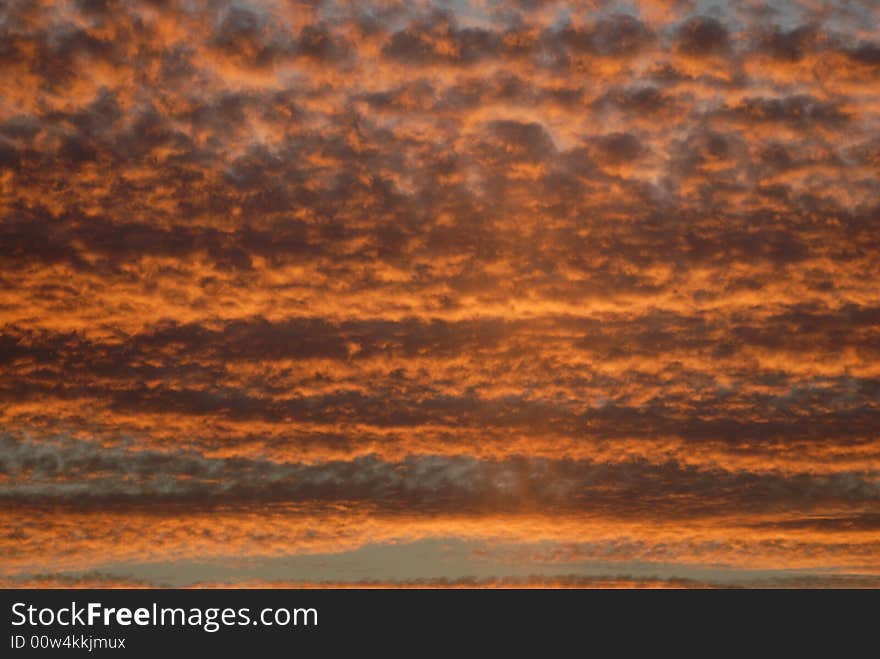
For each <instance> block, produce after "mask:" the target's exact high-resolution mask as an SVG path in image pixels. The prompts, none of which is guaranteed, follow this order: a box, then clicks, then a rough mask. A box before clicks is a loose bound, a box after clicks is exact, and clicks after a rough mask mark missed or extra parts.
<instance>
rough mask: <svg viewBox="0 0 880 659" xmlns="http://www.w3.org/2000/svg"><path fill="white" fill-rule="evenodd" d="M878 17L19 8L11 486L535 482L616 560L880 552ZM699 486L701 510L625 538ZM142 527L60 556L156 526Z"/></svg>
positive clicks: (245, 487) (406, 505) (10, 227)
mask: <svg viewBox="0 0 880 659" xmlns="http://www.w3.org/2000/svg"><path fill="white" fill-rule="evenodd" d="M562 9H564V11H560V10H562ZM875 23H876V13H872V9H871V7H870V6H869V3H852V4H851V5H850V6H847V7H845V8H842V7H830V8H826V9H825V10H823V11H822V12H818V11H816V10H815V8H814V7H813V6H812V4H811V3H806V2H803V3H802V2H797V1H795V0H792V1H791V2H784V3H781V4H780V3H777V5H774V7H767V8H763V9H761V10H760V11H759V10H757V9H754V8H749V9H745V8H741V7H740V8H728V7H717V8H714V9H709V8H706V7H704V6H703V5H700V4H699V3H698V4H694V3H691V2H675V3H669V2H660V3H656V2H641V3H636V5H635V6H629V5H626V6H625V5H623V4H621V3H616V2H612V3H605V4H603V6H602V7H601V8H600V9H599V10H597V9H596V8H591V7H581V6H572V7H565V8H562V7H561V6H560V5H558V4H553V3H551V4H549V5H548V4H546V3H531V2H521V3H515V4H514V5H510V6H505V7H501V6H495V5H492V6H485V7H484V6H481V5H480V6H478V5H475V4H469V3H459V4H456V5H455V6H454V7H452V6H444V7H442V8H441V7H439V6H438V5H436V4H435V3H427V4H424V3H420V4H418V5H404V4H393V3H392V4H390V5H389V4H381V3H379V4H375V3H372V4H371V3H368V4H366V5H365V4H353V5H347V4H333V3H329V4H328V3H305V4H299V5H296V6H293V5H290V4H289V3H284V2H280V1H276V0H261V1H259V2H246V3H242V2H235V3H231V2H222V3H205V2H187V3H178V2H162V3H155V2H140V1H135V0H131V1H125V2H113V3H104V2H77V3H65V4H58V3H54V4H53V3H38V2H24V1H21V2H20V1H17V0H16V1H14V2H8V3H5V4H4V5H3V7H2V9H0V70H2V71H3V73H2V74H0V76H2V77H3V81H2V87H3V90H4V104H3V107H2V108H0V315H2V318H0V365H2V366H0V368H2V371H0V396H2V398H3V400H4V403H5V404H4V406H3V408H2V410H0V420H2V423H3V426H4V428H5V429H6V430H7V431H8V433H9V435H8V436H5V437H4V439H3V443H2V446H3V450H2V453H0V460H2V464H3V465H4V469H5V472H4V475H3V477H2V479H0V490H2V492H3V496H4V497H6V498H7V499H8V500H10V501H15V502H16V503H20V504H21V505H25V504H34V505H37V504H39V505H38V507H39V506H41V505H43V504H44V503H45V504H47V505H48V503H52V504H53V505H54V504H55V503H58V504H59V505H60V504H62V503H63V505H64V506H68V507H70V508H71V509H74V510H75V509H76V503H75V502H76V501H77V500H80V501H81V502H91V503H90V504H88V505H91V506H93V507H95V508H96V509H98V510H104V511H105V512H106V509H107V508H108V502H109V501H110V500H111V499H112V498H113V497H122V498H123V499H125V501H126V505H127V506H130V507H131V506H133V507H136V505H137V502H138V501H141V502H142V503H144V505H147V506H148V507H152V509H153V510H154V511H156V510H165V511H170V510H172V509H174V507H175V506H180V507H181V508H180V510H183V511H185V512H181V513H180V516H181V517H180V518H179V519H178V518H176V517H175V516H174V515H175V514H174V513H171V512H169V513H167V519H168V520H170V521H169V522H168V523H169V524H171V525H172V526H173V527H174V528H175V529H177V528H179V529H183V528H184V523H183V519H184V518H185V517H186V515H188V514H190V512H191V511H192V510H193V509H196V508H199V506H202V505H207V504H206V502H209V501H219V502H225V503H224V505H230V506H243V507H244V509H247V510H248V512H247V513H246V514H245V513H241V514H242V516H245V517H246V515H250V514H252V510H253V509H250V508H248V506H249V505H256V506H258V505H269V504H272V505H275V504H277V505H286V504H291V505H293V504H294V503H295V504H296V505H303V506H306V508H308V505H314V506H315V507H316V508H315V510H318V509H319V508H320V507H321V506H323V505H331V504H332V505H343V504H342V503H341V502H344V501H349V502H354V503H355V504H356V505H357V506H363V507H366V508H370V507H372V509H374V510H376V511H379V513H377V514H380V516H382V515H386V514H388V515H390V514H391V512H389V511H396V512H395V514H397V512H399V511H401V510H406V509H409V510H411V511H414V512H413V516H414V517H415V518H416V521H418V520H419V519H420V516H424V517H425V518H426V519H432V517H431V516H432V515H441V516H444V515H445V516H447V517H450V516H454V513H455V511H456V510H459V509H460V510H464V509H467V510H479V511H483V512H485V513H486V514H490V515H495V514H497V515H501V514H502V513H503V514H507V513H508V512H510V511H522V510H524V509H525V508H527V507H528V506H527V505H526V504H528V505H531V506H532V508H531V509H532V510H539V511H540V510H542V509H543V510H544V511H545V513H546V514H547V515H548V517H552V518H553V519H556V517H553V516H554V515H557V513H558V515H564V514H568V513H565V511H566V510H568V511H575V512H576V513H582V514H583V513H585V512H587V511H590V510H593V511H594V512H596V511H598V512H600V513H601V514H602V515H603V516H604V519H606V521H607V523H608V524H609V525H610V526H609V528H611V529H612V530H611V531H609V532H608V533H607V534H606V535H605V536H603V538H604V539H609V538H610V539H614V542H615V544H614V546H615V547H617V548H618V549H620V553H621V555H626V556H628V557H630V558H632V557H634V556H635V557H639V556H642V557H645V556H657V555H661V554H663V552H664V551H666V553H667V554H668V556H666V558H668V559H669V560H671V561H673V562H677V563H678V564H682V565H683V564H684V563H685V562H686V561H688V560H693V561H697V562H698V563H699V562H709V561H711V560H714V559H716V558H718V555H716V554H713V553H712V550H710V546H711V543H712V542H714V541H716V540H717V541H718V542H719V543H721V544H720V545H719V546H723V547H725V549H724V551H723V552H721V554H722V555H723V556H722V557H723V558H724V560H725V561H728V562H736V561H734V560H733V558H731V557H733V556H735V555H736V552H737V551H741V552H743V556H744V558H742V560H741V561H740V562H739V563H737V565H739V566H740V567H742V566H743V565H749V564H758V563H760V564H761V565H765V566H767V565H769V566H771V567H772V566H776V567H781V566H785V565H787V564H788V562H789V559H791V562H795V563H799V564H801V563H805V562H807V560H808V557H809V555H810V551H813V549H816V547H820V548H821V551H819V549H816V551H818V552H819V553H822V552H826V551H827V554H822V555H823V556H825V555H827V556H828V560H827V562H826V565H827V566H828V567H833V566H834V565H835V564H838V565H847V566H849V567H852V566H853V565H855V564H857V563H858V564H861V562H865V563H871V562H872V561H871V560H870V559H872V558H876V532H877V529H876V528H875V526H876V525H875V524H874V522H873V520H872V518H871V517H870V515H869V513H868V512H866V510H865V509H866V508H867V507H869V506H870V505H873V504H875V503H876V501H875V499H876V476H877V474H876V468H875V465H876V463H877V460H878V456H880V444H878V439H877V432H876V430H877V428H878V413H880V398H878V391H880V387H878V382H880V368H878V366H877V364H878V363H880V362H878V359H877V357H878V350H877V346H878V345H880V342H878V338H880V337H878V326H880V323H878V321H880V315H878V306H877V298H876V281H875V280H876V276H875V273H876V272H877V269H878V262H880V253H878V243H877V241H876V239H875V238H874V234H875V233H876V224H877V217H878V212H880V196H878V192H880V188H878V182H877V166H878V162H880V157H878V154H880V147H878V142H877V138H876V125H877V115H878V106H877V102H876V96H877V93H876V92H877V75H876V74H877V63H878V57H877V52H878V49H877V43H876V39H875V38H874V36H873V35H872V34H871V31H870V29H869V26H871V25H873V24H875ZM61 437H63V438H65V439H63V440H62V439H59V438H61ZM24 438H28V439H24ZM307 501H310V502H312V504H305V503H304V502H307ZM47 502H48V503H47ZM529 502H530V503H529ZM319 504H320V505H319ZM82 505H83V506H84V507H88V506H86V504H85V503H83V504H82ZM352 505H354V504H352ZM591 506H593V507H594V508H591ZM713 508H714V509H715V510H716V512H717V511H721V513H723V519H718V518H713V524H715V528H716V532H715V535H714V536H712V537H711V538H710V537H708V536H707V537H701V538H702V539H700V540H699V542H698V541H696V540H695V544H687V543H680V542H678V543H676V542H672V540H671V539H670V537H671V536H672V535H675V534H674V533H673V532H672V531H670V532H669V534H670V535H669V536H664V538H665V539H663V540H662V541H661V540H656V538H645V537H642V536H639V537H638V538H636V539H635V540H633V539H632V538H630V539H629V540H626V541H624V540H622V539H621V538H622V537H623V536H624V535H636V536H638V535H639V534H638V533H637V532H636V531H632V533H631V534H630V531H626V533H624V531H623V530H622V529H629V528H630V527H628V526H627V524H629V521H628V520H631V519H636V520H638V519H644V518H645V517H646V516H647V515H648V514H649V513H648V511H651V513H650V514H652V515H655V516H656V517H658V518H659V520H658V523H659V524H666V523H669V524H672V523H673V522H674V521H675V520H678V519H686V520H688V522H690V523H693V522H694V520H696V519H698V518H701V517H700V516H701V515H703V516H706V515H709V516H711V511H712V509H713ZM486 511H488V512H486ZM65 514H69V515H73V517H71V518H70V519H74V518H75V517H76V513H75V512H71V510H68V511H67V512H66V513H59V515H58V516H57V517H53V518H52V520H53V524H57V525H58V526H57V527H53V528H56V529H61V530H59V531H57V532H58V533H62V534H65V533H67V531H65V530H64V529H66V528H67V527H66V526H65V524H67V522H66V521H65V518H64V515H65ZM108 514H109V513H108ZM138 514H139V513H138ZM163 514H164V513H163ZM315 514H316V515H317V514H318V513H317V512H316V513H315ZM517 514H518V513H517ZM572 514H574V513H572ZM735 515H740V516H741V517H742V518H743V519H742V520H738V521H736V522H735V523H734V522H733V521H731V520H732V518H733V516H735ZM773 515H776V517H773ZM750 517H751V518H752V519H751V520H749V519H748V518H750ZM770 517H773V518H772V519H770ZM108 519H109V518H108ZM493 519H494V518H493ZM701 519H702V518H701ZM120 520H123V521H124V515H123V516H121V517H115V518H113V522H114V523H119V522H120ZM450 520H451V517H450ZM68 521H69V520H68ZM108 523H109V522H108ZM199 523H200V524H202V528H203V530H204V531H205V532H207V533H211V532H212V531H211V527H210V520H209V519H208V517H207V516H206V517H205V519H204V520H203V522H199ZM218 523H219V524H221V525H224V524H225V525H226V526H224V528H227V529H228V530H229V533H233V529H234V525H235V523H237V522H236V520H232V519H230V520H226V521H220V522H218ZM266 523H267V524H268V523H269V522H268V521H267V522H266ZM278 523H279V524H280V525H281V526H285V525H287V524H289V523H291V522H289V520H285V521H280V522H278ZM460 523H462V522H461V520H460V519H456V520H451V521H448V523H444V524H445V526H443V528H442V529H440V530H442V532H444V533H448V534H449V535H450V536H453V537H454V536H456V534H457V531H456V524H460ZM552 523H555V522H552ZM552 523H551V524H552ZM16 524H17V526H16V527H15V529H13V530H12V531H10V532H11V533H17V534H18V533H21V534H25V535H27V534H28V533H37V532H36V531H35V530H34V525H33V523H31V522H27V521H20V522H16ZM499 524H500V522H499ZM175 525H179V526H175ZM342 525H343V524H342V523H340V526H342ZM615 525H616V527H615ZM392 526H393V525H392V524H390V523H389V524H388V526H387V527H386V528H385V530H384V531H383V532H382V533H379V534H377V535H376V536H375V538H376V539H377V541H379V542H384V541H387V540H388V539H389V538H393V537H396V536H395V533H398V532H399V528H398V529H396V530H395V529H393V528H392ZM125 528H127V529H129V530H128V531H126V532H125V533H121V534H115V533H114V532H113V530H112V529H111V528H110V527H107V529H105V531H106V535H104V536H102V538H103V540H102V542H98V543H96V544H94V545H90V546H88V547H86V546H85V545H83V547H81V548H80V549H79V550H77V551H81V552H82V554H81V555H82V556H83V557H85V556H87V553H88V551H95V552H97V553H99V554H100V553H101V551H103V552H104V553H105V554H106V555H107V556H111V555H112V556H122V555H124V554H125V552H124V551H123V549H122V548H120V547H117V546H116V544H117V543H119V542H123V541H127V540H128V539H130V538H131V537H134V534H136V533H142V532H144V529H147V528H151V527H150V523H149V522H144V521H143V520H140V519H139V518H136V519H135V520H134V521H133V522H132V525H131V526H130V527H125ZM743 528H747V529H750V531H749V532H750V533H753V534H765V535H762V536H761V539H760V540H757V539H756V540H755V541H754V543H752V544H749V545H748V547H744V546H738V545H736V543H735V542H734V540H735V538H736V534H737V533H740V531H741V530H742V529H743ZM615 529H616V530H615ZM759 529H760V530H759ZM300 530H302V529H300ZM435 530H436V529H434V530H432V531H430V532H428V531H426V533H427V534H428V535H430V533H434V531H435ZM299 532H300V531H299V530H298V531H297V533H299ZM335 532H337V533H342V531H340V530H339V529H336V530H335ZM437 532H439V531H437ZM464 532H465V531H461V533H464ZM468 532H469V531H468ZM588 532H589V529H585V528H583V527H578V528H577V529H575V530H573V531H571V533H569V534H568V535H567V536H565V537H564V538H561V540H564V541H565V542H569V543H575V544H577V543H578V541H579V539H580V540H583V538H579V536H583V535H584V534H587V535H588ZM676 532H677V531H676ZM126 533H130V535H126ZM175 533H177V531H175ZM523 534H524V535H525V534H526V531H525V530H524V531H523ZM773 534H777V535H778V537H779V538H781V539H783V540H785V542H780V543H779V544H778V545H776V546H774V545H773V542H774V538H773ZM798 534H800V535H798ZM840 534H843V535H847V534H849V536H848V538H847V539H846V541H845V542H844V541H840V543H838V541H837V540H834V539H833V538H834V537H837V536H838V535H840ZM67 535H69V533H67ZM233 535H235V534H234V533H233ZM803 535H809V536H810V540H809V541H808V542H807V541H804V542H801V541H802V540H803V538H801V537H800V536H803ZM245 536H247V537H245ZM306 536H307V532H306V531H305V530H302V534H301V535H296V537H297V538H300V539H302V538H305V537H306ZM796 536H797V537H796ZM28 537H30V536H28ZM235 537H237V538H239V540H240V544H238V545H235V546H236V547H238V549H239V550H240V551H241V552H242V555H246V554H247V553H248V552H249V551H256V552H262V551H264V550H265V551H267V552H269V553H271V552H272V551H275V550H276V549H277V548H281V549H279V551H283V547H284V539H285V537H286V536H285V535H284V533H280V534H278V536H277V537H276V540H277V544H273V543H275V542H276V540H273V541H271V542H270V541H268V540H267V541H266V544H265V546H263V545H262V544H261V541H260V537H261V536H260V534H259V530H258V529H256V528H255V530H254V531H253V533H252V534H251V535H247V534H242V535H240V536H238V535H236V536H235ZM33 538H34V540H33V543H32V544H31V545H29V546H30V549H31V550H32V552H33V553H34V555H36V556H39V555H41V548H42V547H44V546H48V545H51V543H52V542H54V541H53V540H52V539H51V538H52V536H51V533H49V532H47V533H46V534H43V535H39V534H37V535H34V536H33ZM175 538H176V540H170V541H169V542H168V543H167V545H164V549H163V551H167V552H168V553H169V555H175V554H174V552H175V551H176V549H175V543H178V544H181V543H182V544H181V546H183V545H185V539H184V538H183V531H182V530H181V531H180V532H179V534H178V535H176V536H175ZM370 538H373V536H372V535H370V532H368V531H364V532H363V533H361V535H359V536H358V540H357V541H351V542H349V540H347V539H346V536H344V535H343V538H342V541H340V542H339V543H338V546H340V547H350V546H351V545H352V544H356V543H357V542H366V541H368V540H369V539H370ZM557 539H559V538H557ZM630 540H632V542H630ZM704 541H705V542H704ZM304 542H305V541H304ZM584 542H585V543H586V544H584V545H583V546H584V547H587V546H588V545H589V547H588V551H587V554H590V552H593V553H594V554H595V553H597V552H599V553H600V550H599V549H598V547H599V546H600V544H595V545H590V544H589V542H587V541H584ZM596 542H597V543H600V540H597V541H596ZM639 542H642V543H643V544H638V543H639ZM102 543H103V544H102ZM700 543H703V544H700ZM799 543H800V544H799ZM811 543H812V544H811ZM86 544H88V543H86ZM221 544H222V543H218V544H217V545H216V546H215V545H212V549H211V551H220V550H221V546H220V545H221ZM187 546H188V545H187ZM327 546H330V547H333V546H337V545H334V544H333V539H332V538H330V539H327ZM253 547H256V549H252V548H253ZM663 547H666V550H664V549H663ZM694 547H696V548H697V549H694ZM636 548H638V549H636ZM699 548H702V549H699ZM698 549H699V550H698ZM6 551H7V552H12V553H15V550H14V549H13V548H10V547H8V548H7V549H6ZM187 551H189V550H187ZM193 551H195V550H194V549H193ZM585 551H586V550H585ZM627 552H628V553H627ZM750 552H752V553H750ZM184 553H186V552H185V551H184ZM15 555H16V556H19V554H15ZM590 555H593V554H590ZM139 556H141V557H142V555H140V554H139ZM749 557H751V558H749ZM752 559H754V560H752ZM16 560H19V559H16ZM21 560H23V559H21ZM77 560H79V559H77ZM664 560H665V559H664ZM82 561H83V564H86V563H88V560H86V559H85V558H83V559H82ZM873 562H876V560H875V561H873ZM87 567H88V566H87ZM92 567H94V566H92ZM35 568H39V569H34V570H32V574H35V575H39V574H48V572H47V570H46V569H45V566H35ZM623 573H624V572H621V573H620V574H623Z"/></svg>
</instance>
